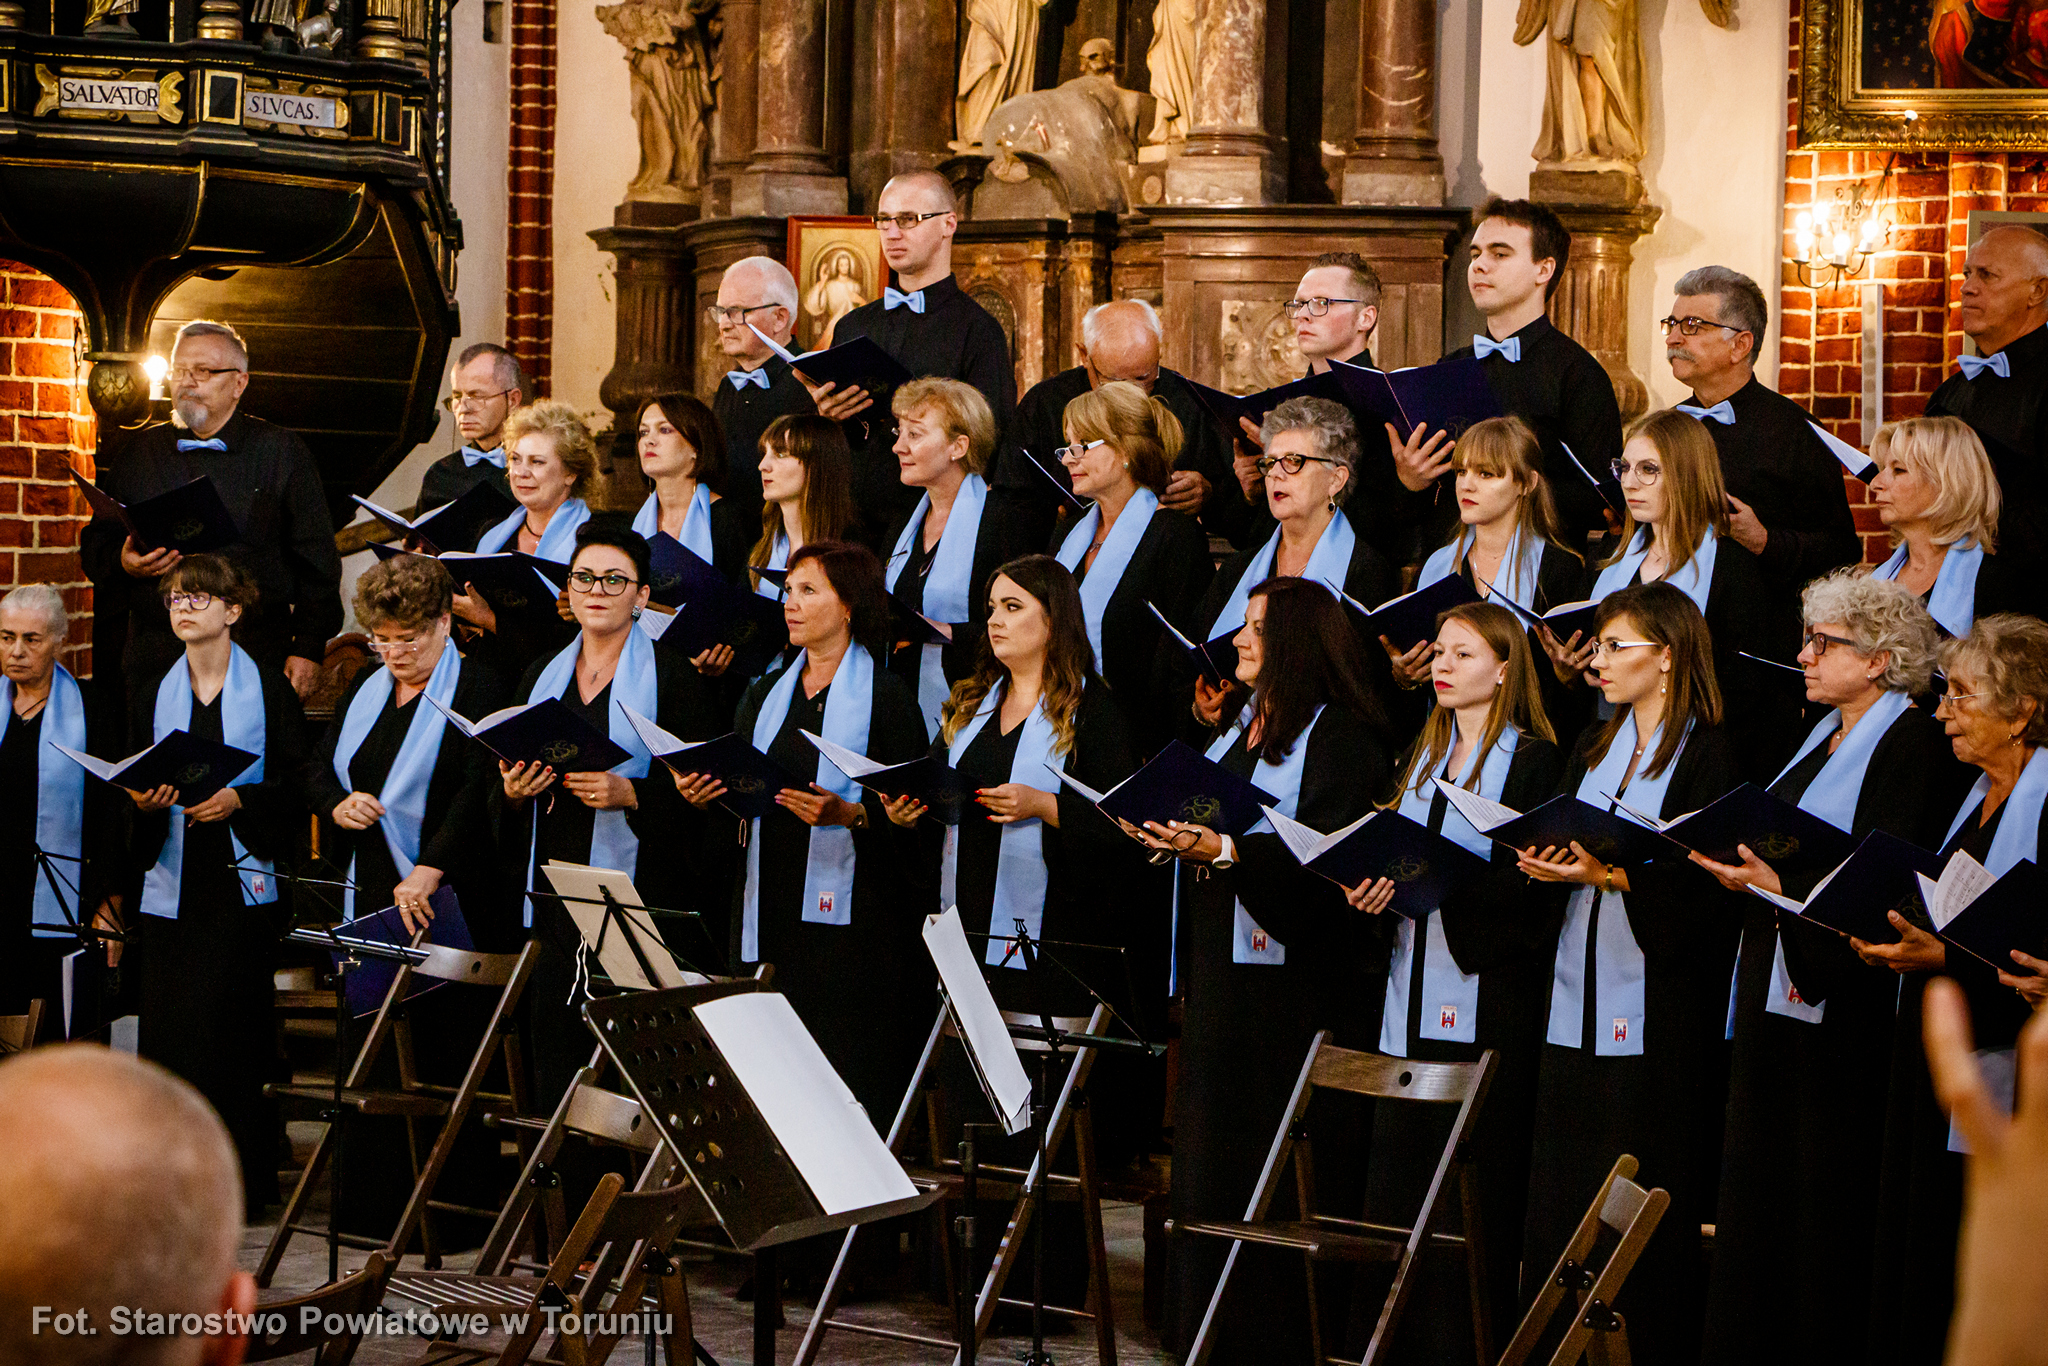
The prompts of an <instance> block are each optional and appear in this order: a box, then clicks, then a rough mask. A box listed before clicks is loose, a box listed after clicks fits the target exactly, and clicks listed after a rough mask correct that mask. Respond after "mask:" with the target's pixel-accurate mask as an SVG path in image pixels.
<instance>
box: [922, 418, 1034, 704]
mask: <svg viewBox="0 0 2048 1366" xmlns="http://www.w3.org/2000/svg"><path fill="white" fill-rule="evenodd" d="M890 408H891V411H893V412H894V413H895V415H896V422H897V428H896V446H895V451H896V463H897V467H898V469H899V471H900V472H901V475H902V479H903V483H904V484H905V485H906V486H907V487H910V488H914V489H919V490H921V491H922V496H920V497H919V498H918V500H917V505H916V506H915V507H913V508H912V509H911V510H910V515H909V516H908V517H907V518H906V519H905V520H904V522H903V523H902V525H901V526H899V527H898V528H897V529H896V537H895V540H894V542H893V545H894V548H893V549H892V550H890V552H889V562H888V568H887V570H886V578H887V582H888V585H889V593H890V596H891V597H892V598H893V599H894V603H895V608H896V611H897V612H898V614H899V616H900V618H901V620H900V622H899V623H898V628H897V634H896V644H897V645H898V647H899V648H897V649H895V650H894V651H892V652H891V654H890V656H889V667H890V669H891V670H893V671H895V672H896V673H898V674H900V675H902V677H903V679H904V681H906V682H908V683H910V684H911V685H912V686H913V687H914V688H915V689H916V690H917V704H918V707H919V709H920V710H921V711H923V713H924V718H925V726H926V729H927V730H929V731H930V732H931V733H933V734H937V733H938V729H939V713H940V711H941V710H942V709H943V708H944V706H945V704H946V699H947V696H948V694H949V693H950V692H951V691H952V688H953V685H954V684H955V683H957V682H959V681H960V680H961V679H964V678H966V677H968V676H969V675H970V674H972V673H973V672H974V671H975V668H976V666H977V662H978V660H979V659H980V646H981V633H982V626H983V622H984V620H985V618H986V615H987V612H988V584H989V579H990V576H991V575H993V574H994V573H995V569H996V566H997V565H999V564H1003V563H1005V562H1006V561H1008V560H1010V559H1012V558H1014V557H1015V556H1017V555H1019V554H1022V553H1024V552H1025V551H1027V550H1028V549H1029V547H1028V546H1026V545H1024V544H1022V543H1021V540H1022V538H1021V535H1020V533H1021V531H1022V529H1023V528H1024V526H1025V524H1026V522H1025V519H1023V518H1019V517H1015V516H1012V515H1010V512H1009V496H1008V495H1007V494H1006V493H1004V492H1003V491H1002V490H1000V489H991V488H989V486H988V481H987V480H986V479H984V478H983V477H982V473H983V471H985V470H986V469H987V468H988V462H989V458H990V457H991V456H992V455H994V453H995V448H996V419H995V414H994V413H993V412H991V411H990V410H989V406H988V400H987V399H985V398H983V397H982V396H981V391H980V390H978V389H976V388H975V387H974V386H973V385H971V384H964V383H962V382H961V381H959V380H956V379H914V380H912V381H911V382H910V383H908V384H906V385H904V386H903V387H902V388H900V389H898V390H897V391H896V393H895V395H894V397H892V398H891V399H890Z"/></svg>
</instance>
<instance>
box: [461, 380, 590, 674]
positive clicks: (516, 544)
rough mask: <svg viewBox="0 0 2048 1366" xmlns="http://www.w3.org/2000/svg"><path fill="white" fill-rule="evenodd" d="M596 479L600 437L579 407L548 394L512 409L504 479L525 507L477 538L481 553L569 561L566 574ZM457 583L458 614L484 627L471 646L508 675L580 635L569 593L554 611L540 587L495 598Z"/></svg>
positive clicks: (472, 624) (587, 514)
mask: <svg viewBox="0 0 2048 1366" xmlns="http://www.w3.org/2000/svg"><path fill="white" fill-rule="evenodd" d="M596 478H597V442H596V440H595V438H593V437H592V436H591V434H590V428H589V427H587V426H585V425H584V423H583V419H582V418H580V417H578V416H576V410H575V409H573V408H571V407H570V406H569V405H568V404H566V403H561V402H558V401H556V400H554V399H543V400H541V401H540V402H539V403H529V404H527V405H526V406H525V407H524V408H519V409H516V410H514V412H513V413H512V415H511V416H510V417H508V418H506V419H505V481H506V484H507V485H508V486H509V487H510V488H511V490H512V497H513V498H514V499H516V500H517V501H518V503H519V507H518V509H517V510H515V511H514V512H513V513H512V515H511V516H509V517H507V518H506V519H505V520H504V521H502V522H500V523H498V524H497V525H496V526H494V527H491V528H489V529H488V530H486V531H485V532H484V534H483V535H482V536H479V537H478V538H477V543H476V548H477V552H478V553H479V554H485V555H491V554H499V553H510V552H514V551H516V552H518V553H520V554H523V555H532V556H534V557H536V558H538V559H542V560H548V561H550V562H552V563H554V564H558V565H561V566H563V569H562V573H563V575H564V577H566V575H567V566H568V563H569V561H570V559H571V558H572V557H574V555H575V553H576V533H577V531H578V530H580V529H581V528H582V526H583V524H584V523H585V522H588V521H589V520H590V504H589V503H587V502H585V501H584V495H586V494H587V493H589V492H590V489H591V486H592V485H593V483H594V482H595V481H596ZM536 587H538V584H537V582H536ZM456 589H457V591H456V594H455V604H454V610H455V616H456V618H457V619H458V620H460V621H463V622H465V623H467V624H468V626H469V627H471V628H474V630H475V631H477V632H480V633H481V638H480V639H478V640H477V641H475V642H474V643H473V644H472V645H471V646H470V649H471V650H472V651H473V652H474V651H476V650H478V649H479V647H480V648H481V652H482V653H484V654H485V655H487V656H489V658H490V662H491V665H492V667H493V668H495V669H496V670H497V671H498V672H499V673H500V674H501V675H503V676H504V677H506V678H517V677H518V676H519V675H520V674H522V673H524V672H525V671H526V666H527V665H529V664H531V663H532V662H533V661H534V660H535V659H538V658H539V657H540V656H542V655H545V654H553V653H554V652H555V651H557V650H559V649H560V648H561V647H562V645H563V644H564V643H566V642H567V641H568V639H569V638H570V637H571V636H573V635H574V634H575V633H576V631H575V626H574V624H573V623H572V622H571V621H570V619H569V608H568V605H567V602H566V600H565V599H558V601H557V606H556V608H555V611H554V613H553V614H549V613H548V612H547V611H546V610H545V608H544V607H535V606H534V604H536V603H538V602H540V601H541V600H542V599H541V594H540V593H538V592H537V593H536V594H535V595H534V597H533V598H532V599H527V598H523V597H522V598H521V599H519V600H517V601H513V600H510V599H505V600H501V601H499V602H495V603H494V602H492V601H491V600H490V599H489V598H488V597H486V596H485V595H484V594H482V593H479V592H478V591H477V590H476V586H475V585H474V584H472V583H469V582H467V581H463V582H460V583H458V584H457V585H456ZM529 608H532V609H533V610H528V609H529ZM500 609H503V610H502V612H501V610H500Z"/></svg>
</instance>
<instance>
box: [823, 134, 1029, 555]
mask: <svg viewBox="0 0 2048 1366" xmlns="http://www.w3.org/2000/svg"><path fill="white" fill-rule="evenodd" d="M875 226H876V227H877V228H879V229H880V230H881V233H882V256H883V259H884V260H886V261H887V262H888V265H889V269H890V270H891V271H892V272H894V274H895V276H896V283H895V284H894V285H892V286H890V287H888V288H887V289H886V290H885V291H884V292H883V295H882V297H881V298H879V299H874V300H871V301H869V302H868V303H864V304H862V305H861V306H860V307H859V308H856V309H854V310H853V311H852V312H851V313H848V314H847V315H846V316H845V317H843V318H841V319H840V320H839V325H838V327H836V328H834V329H833V332H832V340H833V342H834V344H842V343H845V342H850V341H852V340H853V339H854V338H855V337H869V338H871V339H873V341H874V342H875V344H876V345H878V346H880V347H881V348H882V349H883V350H884V351H886V352H888V353H889V354H890V355H891V356H894V357H895V358H896V360H897V361H899V362H900V363H901V364H902V366H903V368H904V369H906V370H908V371H909V372H910V373H911V375H912V376H913V377H915V378H919V379H922V378H925V377H926V376H933V377H936V378H939V379H957V380H964V381H966V382H967V383H969V384H971V385H973V386H974V387H975V388H977V389H979V390H981V394H982V397H983V398H986V399H987V400H988V405H989V408H990V409H991V410H992V411H993V412H994V413H995V417H996V423H997V425H998V426H1001V425H1002V424H1005V423H1007V422H1008V421H1009V420H1010V413H1011V410H1012V409H1014V408H1015V407H1016V406H1017V372H1016V366H1015V363H1014V362H1013V361H1012V360H1011V357H1010V342H1009V338H1008V337H1006V336H1005V335H1004V334H1003V327H1002V324H1001V323H999V322H997V321H996V320H995V319H994V318H993V317H992V316H990V314H989V312H988V310H987V309H985V308H983V307H982V306H981V305H980V304H978V303H976V302H975V301H974V300H973V298H971V297H970V296H969V295H968V293H967V291H966V290H964V289H962V288H960V285H959V282H958V281H956V280H955V279H954V278H953V234H954V232H955V231H956V230H957V229H958V228H959V226H960V202H959V200H957V199H955V198H954V196H953V187H952V186H951V185H949V184H947V183H946V178H945V177H944V176H942V175H940V174H939V173H938V172H936V171H906V172H904V173H903V174H902V175H899V176H897V177H895V178H894V179H892V180H891V181H890V182H889V183H888V184H887V185H884V186H883V187H882V193H881V195H880V196H878V197H877V199H876V200H875ZM811 396H812V397H813V398H814V399H815V400H816V401H817V404H818V411H819V412H820V413H823V414H824V415H825V416H826V417H831V418H839V419H841V420H842V421H844V422H845V423H846V436H847V440H848V442H849V443H850V444H851V445H852V446H853V466H854V467H853V485H854V499H855V501H856V502H857V503H858V504H859V505H860V510H861V515H862V517H863V518H865V519H866V522H867V528H866V530H867V534H868V536H869V537H871V538H873V539H874V540H875V542H876V543H877V544H878V545H879V546H880V547H881V548H883V549H885V550H886V549H887V548H888V547H889V546H890V545H892V544H894V541H895V533H896V529H897V527H898V526H899V525H900V524H901V523H902V522H903V521H904V519H905V518H906V517H908V516H909V515H910V512H911V510H912V509H913V508H915V507H916V506H917V501H918V497H919V493H918V490H916V489H912V488H906V487H905V486H904V484H903V481H902V480H901V479H900V478H899V477H898V476H899V473H900V471H899V468H898V466H897V463H896V455H895V451H894V446H895V443H896V431H895V422H894V420H893V419H892V418H891V416H890V413H889V399H890V396H891V391H886V390H885V391H878V392H873V393H870V392H867V391H864V390H861V389H849V390H843V391H835V390H834V388H833V386H831V385H829V384H828V385H821V386H819V387H818V388H816V389H813V390H812V391H811Z"/></svg>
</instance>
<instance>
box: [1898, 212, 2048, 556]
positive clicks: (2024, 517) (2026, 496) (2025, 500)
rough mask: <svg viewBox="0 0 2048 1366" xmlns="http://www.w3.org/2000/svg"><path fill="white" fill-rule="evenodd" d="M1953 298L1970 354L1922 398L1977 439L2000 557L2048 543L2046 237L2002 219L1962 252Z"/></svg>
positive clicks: (1932, 411)
mask: <svg viewBox="0 0 2048 1366" xmlns="http://www.w3.org/2000/svg"><path fill="white" fill-rule="evenodd" d="M1957 304H1958V306H1959V310H1960V312H1961V315H1962V328H1963V335H1964V336H1966V337H1968V338H1969V339H1970V340H1971V341H1972V342H1974V343H1975V344H1976V348H1977V354H1976V355H1974V356H1963V357H1960V358H1959V361H1958V364H1959V366H1960V368H1959V369H1958V370H1957V372H1956V373H1955V374H1953V375H1950V376H1949V377H1948V378H1947V379H1945V380H1943V381H1942V382H1941V387H1940V388H1938V389H1936V390H1935V391H1934V394H1933V396H1932V397H1930V398H1929V399H1928V400H1927V416H1929V417H1959V418H1961V419H1962V420H1963V421H1965V422H1967V423H1969V424H1970V427H1971V429H1972V430H1974V431H1975V432H1976V433H1977V435H1978V436H1979V437H1981V438H1983V441H1984V450H1985V453H1986V454H1988V455H1989V456H1990V457H1991V465H1992V468H1993V469H1995V470H1997V471H1998V487H1999V492H2000V493H2002V494H2003V495H2004V497H2005V506H2004V509H2003V510H2002V511H2001V512H2000V514H1999V523H1998V529H1999V537H1998V542H1999V544H1998V550H1999V554H2000V555H2001V556H2003V555H2007V554H2014V553H2017V554H2021V555H2027V556H2037V555H2040V554H2041V553H2042V552H2043V551H2048V423H2044V422H2043V420H2042V418H2043V410H2042V404H2041V400H2042V396H2043V394H2044V393H2048V238H2044V237H2043V236H2042V235H2041V234H2040V233H2038V232H2036V231H2034V229H2032V228H2028V227H2023V226H2021V225H2019V224H2017V223H2005V224H2001V225H1999V226H1997V227H1994V228H1987V229H1986V230H1985V231H1984V234H1983V235H1982V236H1981V237H1979V238H1978V239H1977V241H1976V243H1975V245H1973V246H1972V247H1971V248H1970V254H1969V255H1968V256H1967V257H1965V258H1964V260H1963V283H1962V286H1961V288H1960V290H1959V291H1958V297H1957Z"/></svg>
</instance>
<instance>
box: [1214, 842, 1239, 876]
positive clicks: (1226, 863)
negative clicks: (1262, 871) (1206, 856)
mask: <svg viewBox="0 0 2048 1366" xmlns="http://www.w3.org/2000/svg"><path fill="white" fill-rule="evenodd" d="M1216 838H1217V839H1220V840H1222V841H1223V852H1222V853H1220V854H1218V855H1217V856H1216V857H1215V858H1213V859H1210V860H1209V866H1210V867H1211V868H1232V867H1235V866H1236V865H1237V842H1236V841H1235V840H1233V839H1231V838H1230V836H1228V835H1218V836H1217V837H1216Z"/></svg>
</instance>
